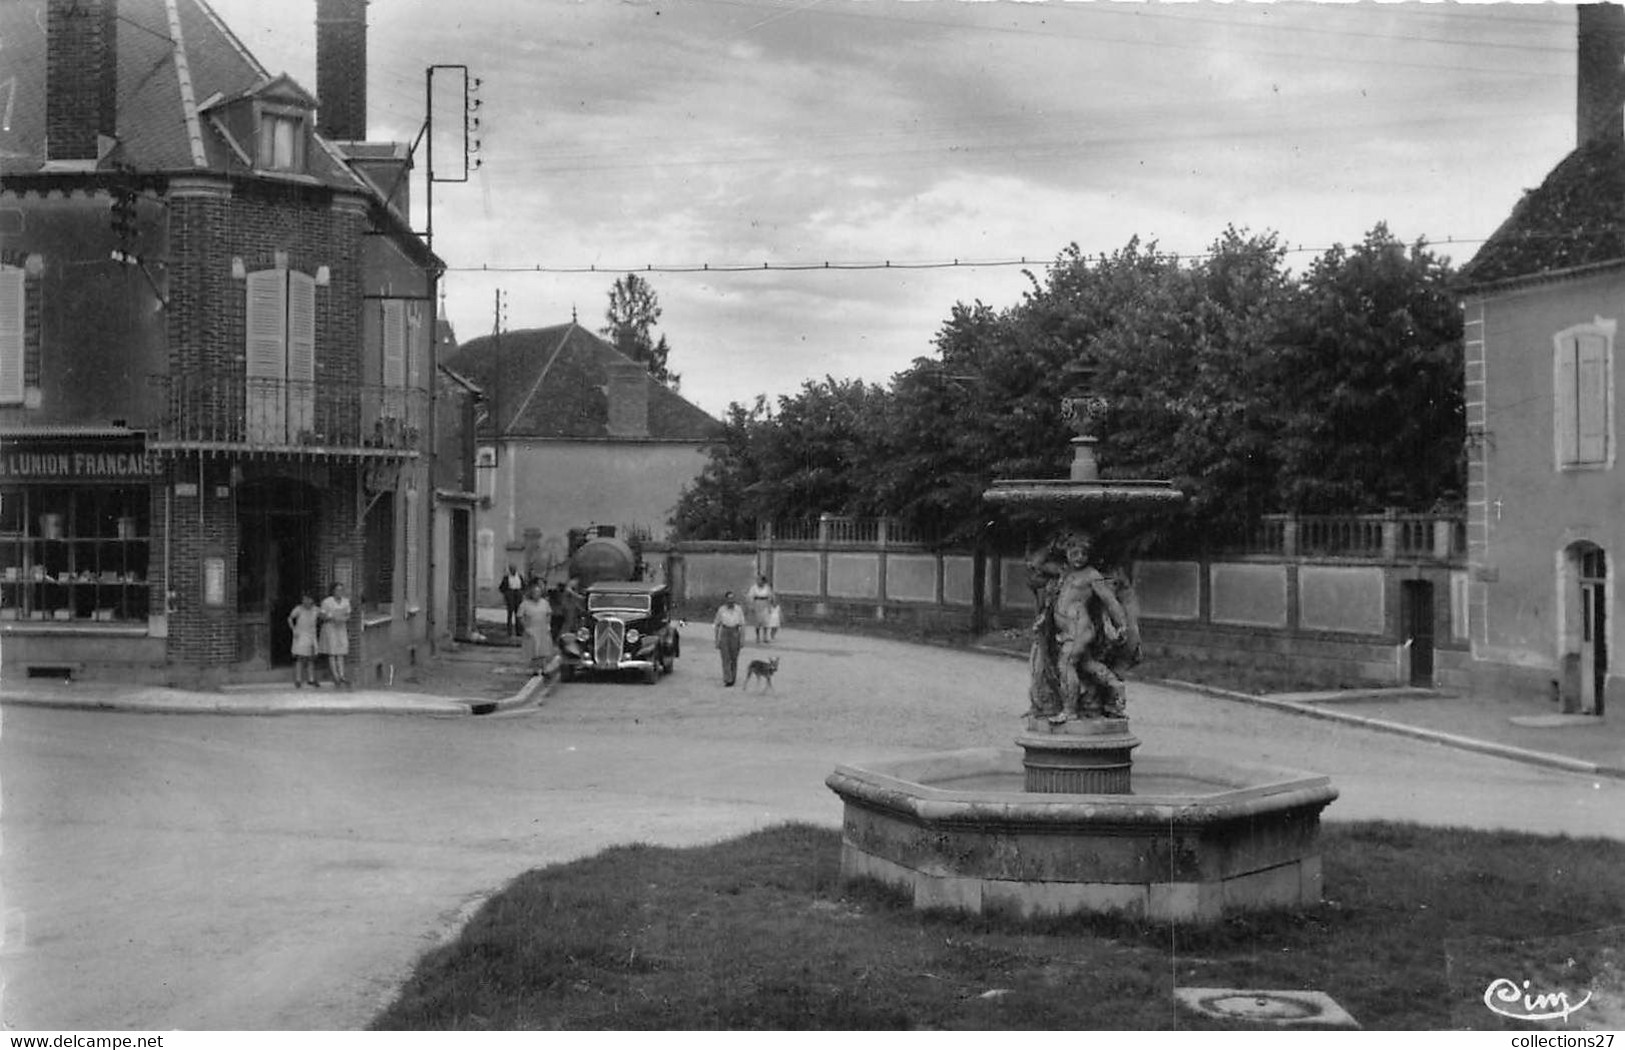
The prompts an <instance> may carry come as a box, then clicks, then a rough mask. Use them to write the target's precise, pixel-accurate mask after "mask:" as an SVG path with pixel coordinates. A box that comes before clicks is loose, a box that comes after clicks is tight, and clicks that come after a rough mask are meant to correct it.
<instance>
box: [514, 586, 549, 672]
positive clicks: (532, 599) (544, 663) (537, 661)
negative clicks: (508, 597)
mask: <svg viewBox="0 0 1625 1050" xmlns="http://www.w3.org/2000/svg"><path fill="white" fill-rule="evenodd" d="M552 613H553V610H552V608H551V607H550V606H549V605H548V604H547V599H546V598H544V597H543V596H542V585H541V584H539V583H533V584H531V585H530V587H529V589H527V590H526V591H525V599H524V601H522V602H520V603H519V624H520V626H521V627H523V628H524V631H525V660H526V661H527V662H528V663H529V664H530V673H531V674H533V675H537V674H546V673H547V670H548V664H549V663H550V662H551V661H552V658H553V633H552V632H551V631H550V630H548V618H549V617H550V616H551V615H552Z"/></svg>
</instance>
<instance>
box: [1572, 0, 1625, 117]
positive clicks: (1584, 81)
mask: <svg viewBox="0 0 1625 1050" xmlns="http://www.w3.org/2000/svg"><path fill="white" fill-rule="evenodd" d="M1574 10H1575V14H1576V15H1577V18H1576V22H1577V26H1578V29H1577V31H1576V37H1577V44H1578V51H1577V53H1576V56H1575V66H1574V71H1575V80H1576V81H1577V85H1576V87H1577V90H1576V103H1577V106H1576V127H1575V140H1576V141H1575V145H1577V146H1586V145H1589V144H1591V143H1593V142H1602V141H1615V142H1618V141H1621V140H1625V7H1622V6H1620V5H1619V4H1612V3H1610V4H1580V5H1578V6H1577V7H1576V8H1575V9H1574Z"/></svg>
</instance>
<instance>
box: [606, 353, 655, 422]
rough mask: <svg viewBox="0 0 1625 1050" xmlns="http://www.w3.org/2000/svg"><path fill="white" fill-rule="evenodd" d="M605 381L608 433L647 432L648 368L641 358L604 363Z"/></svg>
mask: <svg viewBox="0 0 1625 1050" xmlns="http://www.w3.org/2000/svg"><path fill="white" fill-rule="evenodd" d="M605 370H606V371H607V372H608V373H609V385H608V387H607V389H606V390H605V394H606V395H607V396H608V398H609V436H610V437H648V436H649V369H648V368H647V367H645V366H644V364H643V363H642V362H641V361H614V362H611V363H609V364H608V365H606V366H605Z"/></svg>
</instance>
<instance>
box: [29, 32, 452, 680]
mask: <svg viewBox="0 0 1625 1050" xmlns="http://www.w3.org/2000/svg"><path fill="white" fill-rule="evenodd" d="M365 11H366V5H365V2H364V0H320V2H319V4H318V5H317V14H318V18H317V22H318V35H324V34H325V35H324V37H323V45H324V46H323V47H322V48H320V49H319V50H320V51H321V53H322V56H323V57H322V58H321V59H320V65H321V69H320V70H319V71H318V77H319V79H322V80H324V81H329V82H332V83H336V84H340V85H342V84H346V83H349V84H352V85H353V83H354V81H355V80H356V79H357V78H359V79H360V81H362V82H363V83H364V81H365V75H366V73H365V71H366V56H365V39H366V38H365ZM0 39H3V40H4V41H5V55H6V60H5V76H6V97H7V99H8V103H7V107H6V115H7V119H6V120H5V121H4V122H0V175H3V182H0V440H3V445H0V644H3V645H4V650H5V651H4V661H5V665H6V670H7V673H8V674H16V673H19V672H21V673H50V674H58V673H72V674H77V673H85V674H103V675H119V676H121V677H124V678H127V679H131V680H134V679H147V680H163V681H170V682H174V683H177V684H210V683H217V682H221V681H225V680H228V679H233V678H251V677H258V676H264V675H269V674H272V672H273V670H274V669H275V668H276V667H277V666H278V665H280V664H283V663H286V662H288V661H289V648H290V645H289V643H290V632H289V629H288V626H287V622H286V617H287V613H288V611H289V609H290V608H291V607H292V606H293V605H294V604H296V603H297V602H298V601H299V598H300V594H301V592H302V591H307V590H309V591H314V592H316V593H317V594H318V595H319V594H321V593H324V592H326V591H327V589H328V588H329V586H330V585H331V584H333V583H335V582H342V583H345V584H347V585H348V587H349V589H350V591H351V594H352V600H353V602H354V605H355V609H356V614H355V615H354V616H353V617H352V619H351V622H350V630H349V633H350V640H351V652H352V657H355V658H357V659H356V671H355V672H354V673H353V677H354V678H355V679H356V680H358V681H359V680H371V679H372V678H373V677H374V676H375V675H381V674H383V673H384V670H385V668H386V665H390V664H394V663H397V662H401V663H405V662H410V661H411V660H413V659H415V658H416V657H417V655H418V653H419V651H420V649H422V648H423V647H424V646H426V645H427V644H429V641H430V639H431V637H432V634H433V630H432V628H431V625H430V624H429V623H428V620H429V619H430V618H431V615H432V614H431V612H430V611H429V610H431V609H432V606H431V604H430V602H429V588H430V586H431V583H430V580H429V575H428V572H427V568H428V565H429V551H430V550H431V543H430V539H429V536H430V529H431V528H432V521H431V516H430V503H431V500H430V499H428V498H427V497H428V495H429V493H430V492H431V484H432V478H431V472H430V458H431V453H432V450H433V447H434V442H433V439H432V435H433V429H434V426H435V420H434V414H433V398H434V394H435V390H434V383H433V381H432V380H433V377H434V376H435V375H436V372H435V363H434V360H433V341H432V339H431V338H430V335H431V333H433V332H434V331H435V314H436V295H435V291H436V284H437V281H438V278H439V274H440V272H441V269H442V267H441V264H440V262H439V261H438V260H437V259H436V258H435V257H434V255H433V254H432V253H431V252H430V251H429V250H428V248H427V246H426V245H425V244H424V242H423V241H422V239H421V238H419V237H418V236H417V235H416V234H415V233H413V231H412V228H411V225H410V223H409V222H408V220H407V217H406V216H407V212H406V209H405V201H404V197H392V196H390V195H388V194H386V193H385V192H383V191H381V190H380V189H379V182H380V181H381V180H380V172H381V171H382V170H383V169H387V168H388V166H389V165H390V164H391V163H394V164H396V166H397V172H398V171H399V166H400V164H402V163H405V160H404V159H403V156H402V155H401V154H400V153H398V152H395V151H389V150H381V151H368V152H366V155H365V156H364V157H363V158H362V159H361V160H358V161H357V162H356V163H355V164H352V163H351V160H350V158H349V156H348V155H347V154H346V152H345V150H344V149H342V148H341V147H340V146H339V145H338V143H339V142H340V141H342V140H348V139H352V138H353V139H363V138H365V130H364V129H365V113H364V105H365V102H364V100H365V95H364V93H360V92H356V91H353V90H350V91H338V89H336V88H335V93H336V94H337V95H339V96H341V97H338V98H335V99H333V100H332V104H330V105H318V102H317V99H316V98H315V97H314V96H312V95H311V94H309V92H307V91H306V90H305V89H304V88H303V87H301V86H300V85H299V84H297V83H295V82H294V81H293V80H292V79H290V78H289V77H287V76H285V75H281V76H278V75H273V74H272V73H271V72H269V71H268V70H266V69H265V68H264V67H263V66H261V65H260V64H259V62H258V61H256V60H255V58H254V57H253V56H252V55H251V54H249V52H248V51H247V50H246V49H245V48H244V47H243V45H242V43H241V41H240V40H238V39H237V38H236V37H235V36H234V35H233V34H232V33H231V32H230V31H229V29H228V28H227V27H226V26H225V25H224V24H222V23H221V21H220V20H219V18H218V16H216V15H215V13H214V12H213V11H212V10H211V9H210V8H209V7H208V6H207V5H206V4H204V3H202V2H200V0H10V2H8V3H5V4H0ZM335 40H336V46H329V45H334V44H335ZM358 100H359V101H358ZM357 105H359V106H361V107H363V111H361V112H357V111H356V110H355V108H354V107H355V106H357ZM347 106H348V107H350V108H346V107H347ZM318 112H320V116H321V119H322V122H323V125H322V129H318V126H317V117H318ZM335 124H336V125H337V126H338V127H340V128H341V129H342V130H341V131H339V132H337V133H332V134H328V133H324V131H325V129H326V128H328V127H329V126H330V125H335ZM388 181H390V182H391V183H392V184H400V183H403V182H404V180H403V179H389V180H388ZM278 674H280V672H278Z"/></svg>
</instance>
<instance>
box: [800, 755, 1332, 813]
mask: <svg viewBox="0 0 1625 1050" xmlns="http://www.w3.org/2000/svg"><path fill="white" fill-rule="evenodd" d="M1021 759H1022V753H1021V752H1020V751H1019V750H1014V749H1003V748H970V749H966V750H962V751H950V752H940V753H937V754H933V755H925V756H918V757H912V758H903V759H897V760H892V761H886V762H878V763H870V764H869V765H868V766H867V767H858V766H853V765H839V766H836V768H835V771H834V772H833V773H831V774H830V775H829V777H828V778H827V779H826V780H825V784H826V785H827V786H828V787H829V788H830V790H832V791H834V792H835V793H836V794H837V795H839V796H841V798H842V799H844V800H846V801H848V802H851V803H854V804H858V805H864V806H868V807H871V808H876V809H881V810H886V811H890V812H894V813H899V814H903V815H905V816H908V817H911V818H913V819H915V820H920V821H925V822H933V823H942V824H989V823H993V824H1004V825H1032V826H1053V827H1055V828H1057V829H1074V828H1076V827H1077V826H1078V825H1079V824H1087V825H1093V826H1109V825H1114V824H1124V825H1137V826H1144V825H1147V824H1152V825H1160V826H1164V827H1169V828H1174V829H1179V828H1193V827H1201V826H1206V825H1212V824H1221V823H1226V822H1229V821H1234V820H1243V819H1246V818H1248V817H1253V816H1257V815H1260V814H1264V813H1276V812H1280V811H1282V810H1287V809H1295V808H1299V807H1314V808H1315V809H1316V810H1319V809H1321V808H1323V807H1325V806H1326V805H1329V804H1330V803H1331V802H1332V801H1333V800H1335V799H1336V798H1337V796H1338V792H1337V789H1336V788H1334V787H1332V785H1331V780H1330V778H1329V777H1326V776H1322V775H1319V774H1315V773H1306V772H1303V771H1301V770H1293V769H1283V768H1280V767H1273V766H1257V765H1242V764H1237V763H1230V762H1221V761H1218V760H1213V759H1180V758H1159V757H1157V756H1145V757H1142V758H1139V759H1137V760H1136V762H1135V770H1136V771H1137V772H1139V773H1140V774H1142V775H1147V776H1155V775H1165V776H1170V775H1171V776H1182V777H1187V778H1192V779H1197V778H1200V779H1203V780H1209V781H1214V780H1216V781H1219V782H1220V784H1221V785H1224V784H1228V786H1219V787H1216V788H1215V790H1213V791H1210V792H1203V793H1200V794H1198V793H1187V794H1173V795H1072V794H1044V793H1037V792H1023V791H983V790H975V789H971V790H955V789H953V788H938V787H932V786H930V785H929V784H927V783H924V782H922V778H926V777H930V778H933V779H937V780H941V779H947V778H950V777H970V776H978V775H986V774H990V773H1003V774H1016V775H1019V774H1020V772H1021V770H1022V765H1021Z"/></svg>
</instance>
